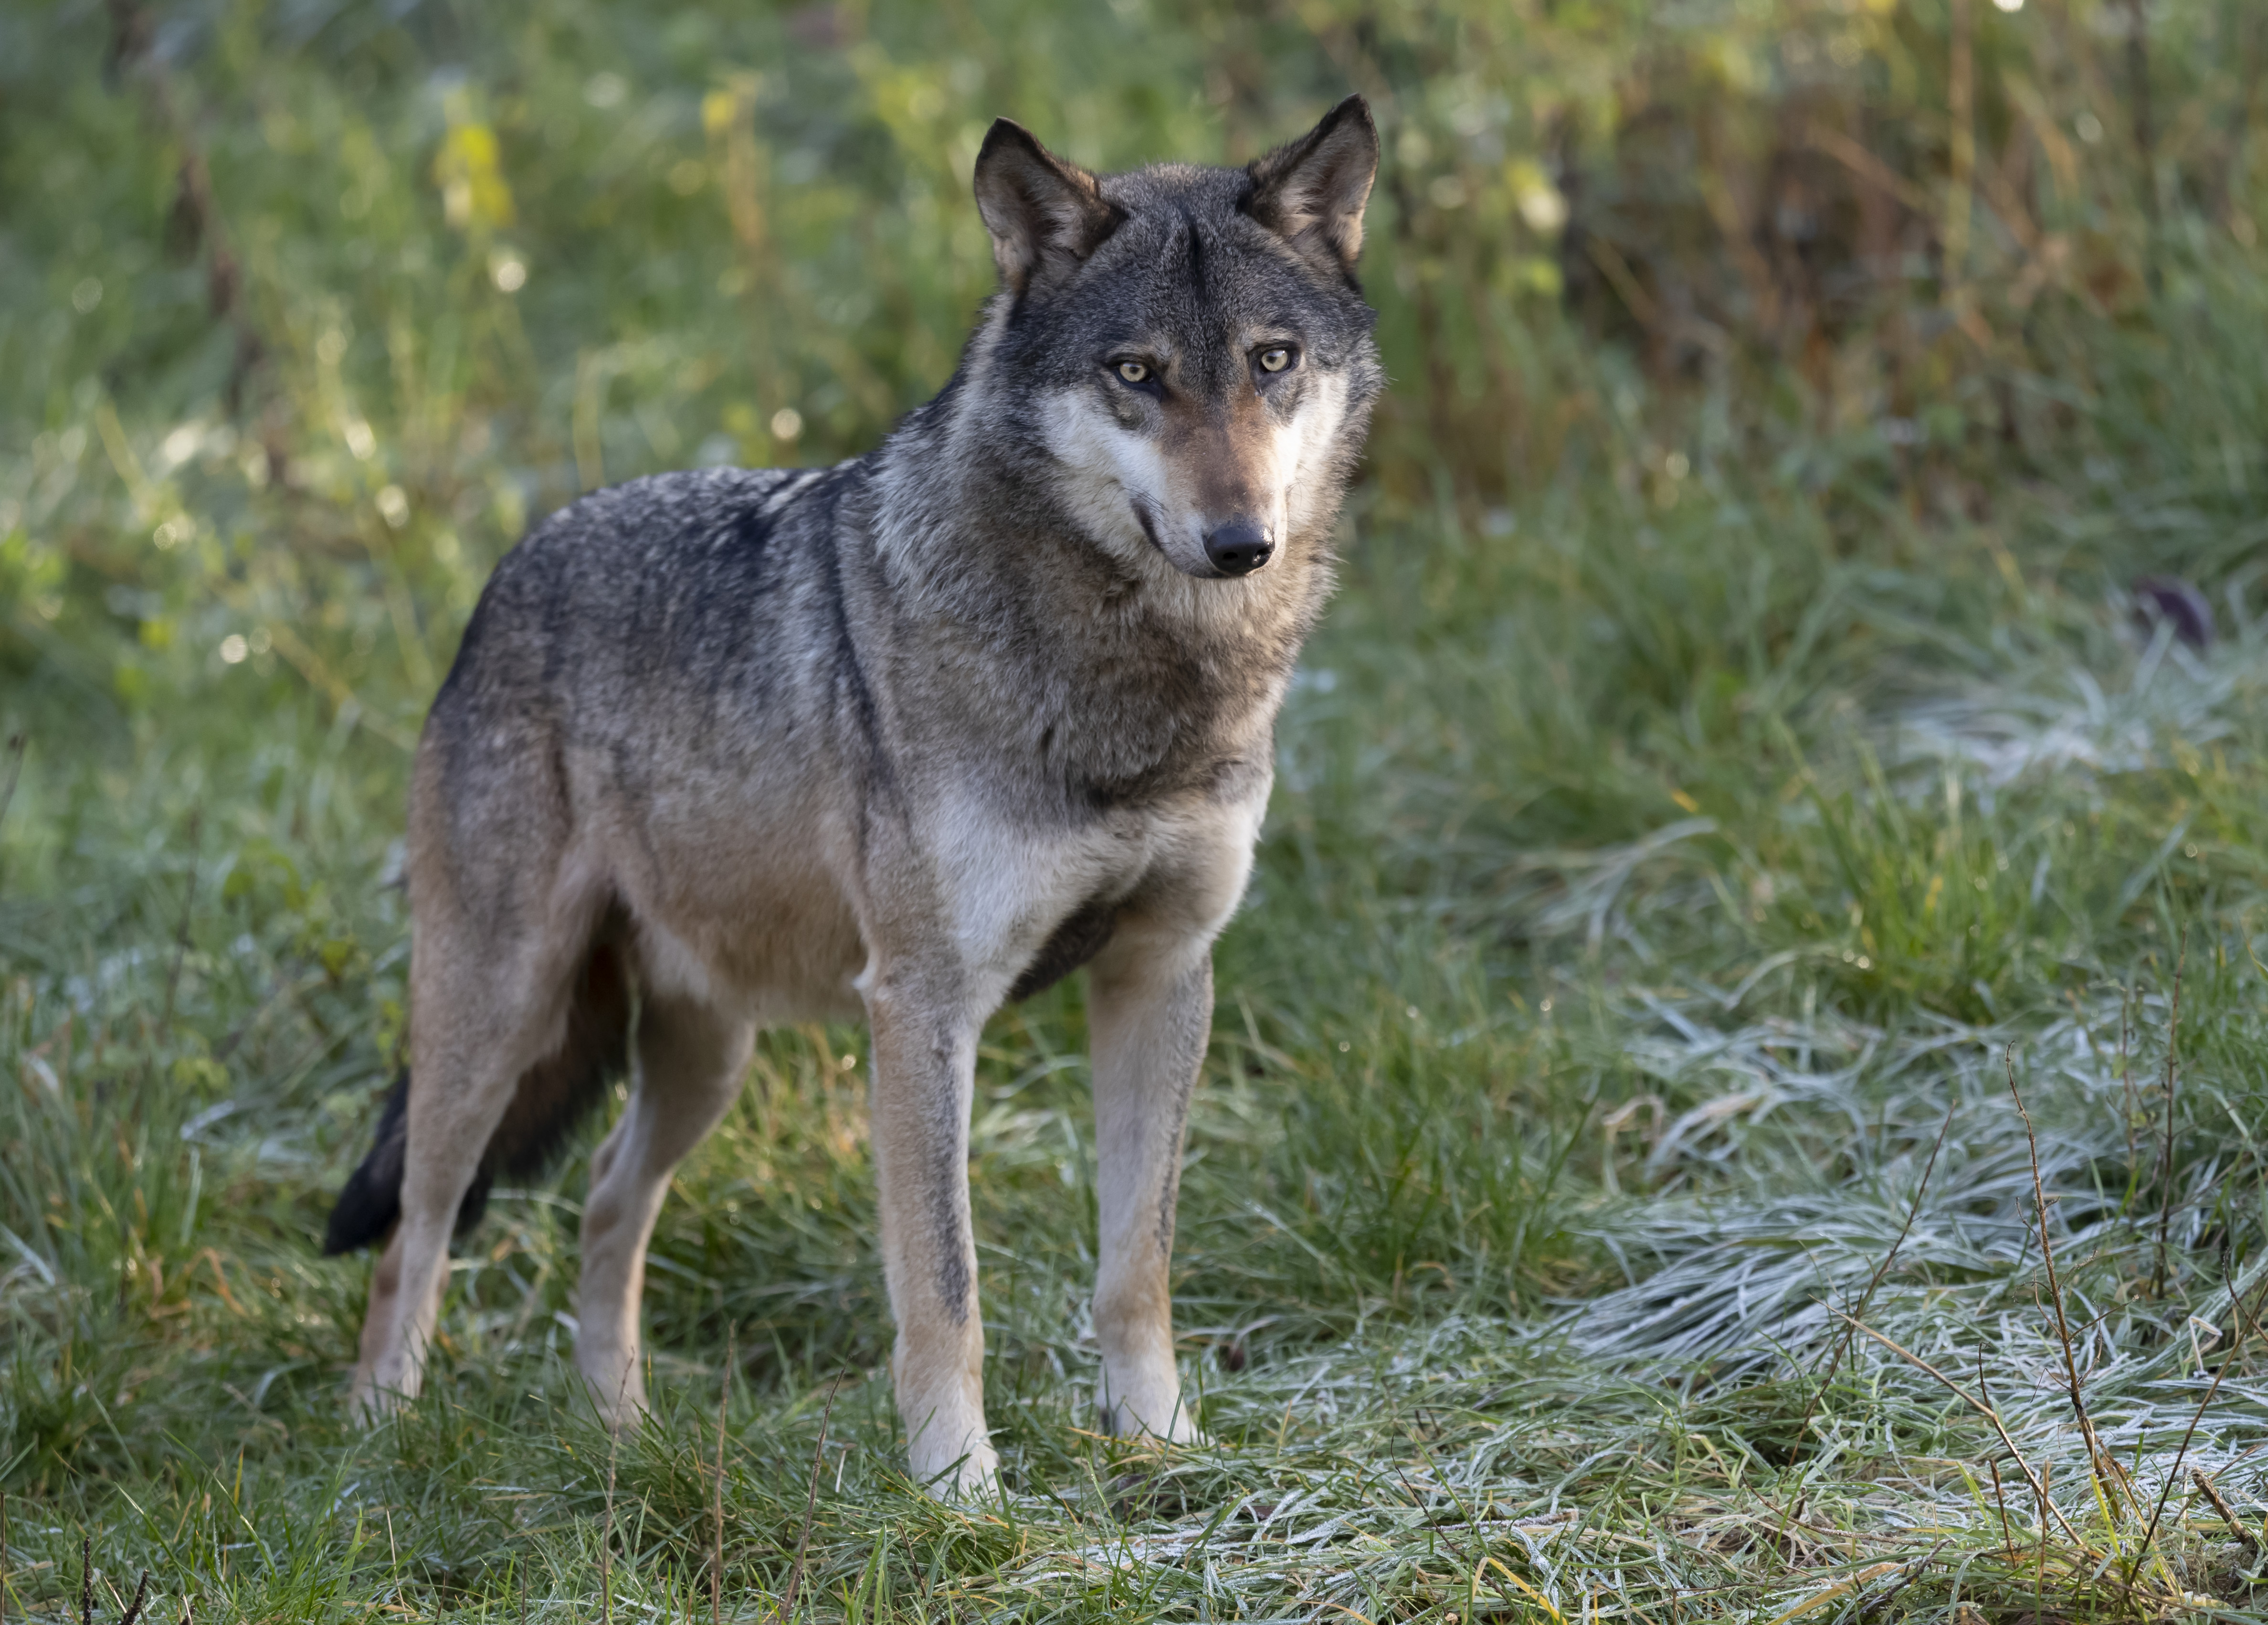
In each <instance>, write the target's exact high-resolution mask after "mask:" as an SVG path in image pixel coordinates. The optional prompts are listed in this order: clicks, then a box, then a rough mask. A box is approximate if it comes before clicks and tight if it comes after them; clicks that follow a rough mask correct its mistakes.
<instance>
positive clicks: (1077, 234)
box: [976, 119, 1126, 294]
mask: <svg viewBox="0 0 2268 1625" xmlns="http://www.w3.org/2000/svg"><path fill="white" fill-rule="evenodd" d="M976 211H977V212H978V213H979V214H981V215H983V217H984V229H985V230H986V231H988V232H990V233H992V260H993V263H995V264H997V265H998V266H999V268H1000V280H1001V282H1002V284H1004V285H1005V286H1006V288H1007V290H1008V292H1011V293H1017V294H1020V293H1022V292H1024V291H1025V290H1026V289H1027V288H1029V287H1031V286H1032V285H1033V284H1035V283H1039V284H1046V283H1049V282H1053V281H1055V280H1056V279H1057V278H1058V277H1064V276H1067V275H1069V274H1070V273H1071V271H1072V270H1076V269H1077V268H1078V266H1079V262H1080V261H1082V260H1084V259H1086V256H1087V255H1090V254H1093V253H1094V251H1095V250H1096V249H1097V248H1099V247H1101V246H1102V242H1103V240H1104V239H1105V238H1107V237H1108V236H1109V235H1110V233H1113V232H1115V231H1116V230H1117V229H1118V225H1119V222H1121V221H1122V220H1123V219H1124V218H1126V212H1125V211H1124V210H1123V209H1120V208H1119V207H1118V206H1117V205H1116V204H1115V203H1106V202H1104V201H1103V197H1102V188H1101V184H1100V183H1099V182H1097V181H1096V180H1095V178H1094V176H1093V175H1091V174H1087V173H1086V171H1085V170H1084V169H1081V168H1080V167H1079V166H1078V165H1076V164H1066V163H1065V162H1064V160H1063V159H1059V158H1057V156H1056V155H1055V154H1054V153H1052V152H1050V151H1048V150H1047V148H1045V147H1043V146H1042V145H1041V144H1039V142H1038V141H1037V140H1035V138H1034V137H1033V135H1032V132H1031V131H1030V130H1028V129H1025V128H1024V127H1023V126H1022V125H1021V124H1019V123H1017V122H1016V121H1015V120H1013V119H994V120H993V121H992V128H991V129H989V130H987V131H986V132H985V135H984V145H983V150H982V151H979V152H978V153H977V154H976Z"/></svg>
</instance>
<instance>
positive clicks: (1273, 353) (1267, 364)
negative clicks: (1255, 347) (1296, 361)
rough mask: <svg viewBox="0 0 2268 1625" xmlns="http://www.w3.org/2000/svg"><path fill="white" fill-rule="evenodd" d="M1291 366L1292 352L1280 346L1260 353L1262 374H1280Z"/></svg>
mask: <svg viewBox="0 0 2268 1625" xmlns="http://www.w3.org/2000/svg"><path fill="white" fill-rule="evenodd" d="M1291 365H1292V352H1291V351H1289V350H1287V349H1285V347H1284V346H1283V345H1281V344H1278V345H1276V346H1275V347H1274V348H1273V349H1270V350H1263V351H1261V352H1260V370H1261V371H1262V372H1263V373H1280V372H1282V371H1283V370H1284V369H1285V367H1287V366H1291Z"/></svg>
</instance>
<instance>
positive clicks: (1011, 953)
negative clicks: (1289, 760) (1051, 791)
mask: <svg viewBox="0 0 2268 1625" xmlns="http://www.w3.org/2000/svg"><path fill="white" fill-rule="evenodd" d="M1254 788H1255V789H1256V792H1257V794H1256V795H1254V796H1249V797H1246V798H1241V799H1239V800H1235V801H1220V800H1217V799H1215V798H1212V797H1210V796H1200V797H1191V798H1188V799H1184V800H1178V801H1176V802H1175V803H1174V804H1169V805H1166V806H1152V807H1151V808H1148V809H1143V810H1140V811H1134V810H1122V811H1117V812H1113V813H1109V814H1106V815H1104V816H1101V817H1099V818H1096V819H1095V820H1094V821H1093V822H1091V823H1087V824H1083V825H1080V826H1079V827H1076V828H1071V829H1065V828H1063V827H1061V826H1057V827H1054V828H1045V829H1042V828H1035V827H1032V826H1027V825H1020V824H1016V823H1015V822H1013V821H1011V820H1006V819H1002V818H999V817H997V816H994V817H990V818H987V817H984V816H980V814H979V809H978V808H977V807H976V805H975V804H974V803H973V801H972V802H970V803H964V804H962V805H960V806H956V807H955V808H954V809H952V811H951V814H950V815H949V816H947V817H946V818H944V819H941V820H939V824H938V826H937V828H936V830H935V831H934V832H933V839H932V846H931V850H932V860H933V862H934V865H935V870H934V872H935V875H936V880H937V885H938V897H937V901H938V904H939V907H940V909H941V912H943V913H944V915H945V917H946V921H947V928H948V930H949V931H950V933H951V934H952V936H953V939H954V948H955V949H956V957H958V958H959V959H960V961H961V964H962V966H963V967H964V970H965V971H967V972H968V974H969V976H970V978H971V979H972V981H973V982H974V983H975V984H976V986H977V987H978V988H979V989H981V991H982V994H983V997H984V998H985V1000H986V1001H987V1002H993V1001H1001V1000H1007V1001H1014V1000H1018V999H1024V998H1028V997H1030V996H1031V995H1032V994H1033V993H1037V992H1039V991H1040V990H1041V989H1042V988H1044V987H1046V986H1049V985H1050V984H1052V983H1054V982H1056V981H1057V980H1059V979H1062V978H1063V977H1064V976H1067V975H1069V974H1070V973H1071V971H1075V970H1077V969H1079V966H1081V965H1083V964H1086V963H1087V961H1089V960H1090V959H1092V958H1094V957H1095V956H1096V955H1097V954H1099V953H1101V951H1102V950H1103V949H1104V948H1105V947H1107V946H1108V943H1109V942H1110V939H1111V936H1112V934H1113V933H1114V931H1115V930H1116V927H1117V926H1118V924H1119V922H1120V920H1121V918H1122V917H1123V914H1124V913H1125V912H1126V911H1127V910H1129V909H1130V908H1138V909H1140V910H1143V911H1144V912H1155V911H1159V910H1163V911H1165V912H1172V913H1176V914H1187V915H1189V917H1190V919H1191V921H1192V923H1196V922H1197V921H1198V920H1212V919H1218V918H1226V913H1227V912H1228V910H1229V909H1231V908H1233V906H1234V904H1235V901H1236V897H1237V896H1238V895H1239V894H1241V891H1242V890H1243V881H1244V875H1245V873H1246V872H1247V870H1248V868H1249V866H1250V861H1251V853H1252V845H1253V840H1254V838H1255V836H1256V833H1257V831H1258V826H1259V817H1260V812H1261V809H1263V807H1264V805H1265V802H1266V798H1267V787H1266V786H1265V784H1264V783H1263V784H1260V785H1257V786H1255V787H1254Z"/></svg>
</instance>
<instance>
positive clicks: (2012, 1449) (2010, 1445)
mask: <svg viewBox="0 0 2268 1625" xmlns="http://www.w3.org/2000/svg"><path fill="white" fill-rule="evenodd" d="M1827 1312H1828V1313H1829V1314H1830V1315H1833V1316H1834V1317H1835V1318H1837V1319H1838V1320H1848V1321H1850V1323H1851V1324H1852V1326H1857V1327H1858V1329H1859V1331H1861V1332H1863V1333H1866V1334H1867V1336H1868V1337H1871V1338H1873V1339H1874V1341H1876V1342H1878V1343H1880V1344H1881V1346H1882V1347H1883V1348H1887V1349H1889V1351H1890V1352H1891V1353H1892V1354H1894V1355H1897V1356H1898V1357H1899V1358H1900V1359H1902V1360H1904V1361H1905V1362H1906V1363H1909V1364H1911V1365H1913V1366H1915V1367H1917V1368H1918V1369H1919V1370H1924V1371H1926V1372H1927V1373H1929V1375H1930V1376H1932V1377H1934V1378H1937V1380H1938V1381H1939V1382H1940V1384H1942V1385H1944V1386H1945V1388H1946V1390H1947V1392H1949V1393H1951V1394H1952V1395H1953V1396H1954V1397H1955V1399H1957V1400H1961V1401H1962V1403H1963V1404H1965V1405H1967V1406H1968V1407H1969V1408H1970V1409H1971V1410H1973V1411H1975V1412H1976V1413H1977V1414H1978V1415H1979V1416H1982V1417H1983V1418H1985V1421H1987V1422H1991V1423H1992V1431H1993V1432H1995V1433H1997V1434H1999V1436H2000V1443H2001V1444H2003V1445H2004V1446H2006V1447H2007V1451H2008V1455H2009V1457H2010V1459H2012V1460H2014V1462H2015V1464H2016V1470H2017V1471H2018V1472H2020V1473H2021V1474H2023V1475H2024V1481H2025V1482H2026V1483H2027V1484H2029V1485H2030V1486H2031V1489H2032V1494H2033V1496H2036V1498H2037V1499H2038V1501H2039V1503H2040V1504H2041V1505H2042V1506H2043V1507H2045V1508H2046V1509H2047V1511H2049V1512H2050V1513H2052V1514H2053V1515H2054V1518H2055V1520H2056V1522H2058V1524H2061V1525H2063V1532H2064V1533H2065V1534H2066V1535H2068V1536H2070V1537H2071V1543H2072V1544H2073V1546H2076V1547H2079V1548H2080V1550H2081V1551H2083V1552H2087V1553H2088V1554H2089V1555H2093V1553H2094V1551H2095V1548H2094V1547H2091V1546H2089V1545H2088V1543H2087V1542H2086V1541H2085V1540H2081V1539H2080V1533H2079V1531H2078V1530H2076V1529H2074V1528H2073V1527H2072V1526H2071V1520H2070V1519H2069V1518H2066V1517H2065V1516H2064V1515H2063V1511H2062V1510H2061V1509H2060V1508H2058V1506H2057V1505H2056V1504H2055V1503H2053V1502H2051V1501H2050V1500H2049V1499H2048V1490H2047V1483H2046V1481H2045V1480H2044V1479H2043V1478H2042V1477H2041V1476H2039V1475H2038V1474H2035V1473H2033V1471H2032V1468H2031V1464H2030V1463H2029V1462H2028V1461H2026V1460H2025V1459H2024V1456H2023V1452H2022V1451H2020V1450H2018V1449H2017V1448H2016V1441H2015V1440H2014V1439H2012V1438H2010V1437H2008V1427H2007V1423H2006V1422H2002V1421H2001V1420H2000V1413H1999V1411H1997V1410H1994V1409H1993V1408H1992V1407H1991V1406H1990V1405H1987V1404H1986V1403H1985V1401H1984V1400H1980V1399H1978V1398H1977V1396H1976V1395H1975V1394H1973V1393H1971V1392H1969V1390H1968V1389H1966V1388H1964V1387H1962V1385H1960V1384H1959V1383H1957V1382H1955V1381H1954V1380H1953V1378H1950V1377H1948V1376H1947V1375H1946V1374H1945V1373H1944V1372H1943V1371H1940V1370H1938V1369H1937V1368H1936V1367H1935V1366H1933V1365H1932V1364H1931V1363H1929V1362H1928V1361H1926V1360H1925V1359H1923V1358H1922V1357H1921V1356H1920V1355H1918V1354H1916V1353H1914V1351H1913V1350H1912V1349H1911V1348H1906V1347H1905V1346H1904V1344H1903V1343H1898V1342H1896V1341H1892V1340H1891V1339H1889V1338H1887V1337H1885V1336H1883V1335H1882V1334H1881V1333H1880V1332H1877V1331H1876V1330H1874V1327H1872V1326H1867V1325H1864V1324H1862V1323H1860V1322H1859V1321H1856V1320H1852V1319H1851V1317H1850V1316H1848V1315H1846V1314H1845V1313H1843V1311H1840V1310H1837V1309H1830V1310H1829V1311H1827ZM2045 1470H2046V1469H2045V1467H2044V1466H2043V1468H2042V1471H2043V1472H2044V1471H2045ZM2042 1538H2043V1539H2044V1538H2045V1537H2044V1535H2043V1537H2042Z"/></svg>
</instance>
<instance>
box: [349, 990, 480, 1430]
mask: <svg viewBox="0 0 2268 1625" xmlns="http://www.w3.org/2000/svg"><path fill="white" fill-rule="evenodd" d="M441 1002H443V1001H441V1000H439V999H437V998H434V997H432V996H431V995H422V996H421V995H420V994H413V995H412V1003H411V1016H410V1020H411V1022H412V1023H413V1024H414V1023H418V1022H420V1021H421V1020H423V1021H428V1022H429V1023H431V1024H433V1025H437V1026H440V1025H453V1024H454V1023H445V1022H444V1021H443V1020H442V1017H443V1015H444V1013H443V1012H441V1011H437V1010H431V1008H430V1007H431V1005H433V1004H436V1003H441ZM412 1045H413V1048H414V1049H415V1051H416V1065H415V1067H413V1069H412V1072H411V1075H410V1082H409V1141H408V1147H407V1150H406V1152H405V1155H404V1156H403V1161H402V1171H401V1222H400V1225H399V1227H398V1228H397V1229H396V1230H394V1236H393V1237H392V1239H391V1240H389V1241H388V1242H387V1247H386V1251H385V1252H384V1254H383V1255H382V1256H381V1257H380V1258H379V1263H378V1268H377V1270H376V1272H375V1273H374V1274H373V1276H372V1282H371V1292H370V1309H369V1312H368V1314H367V1315H366V1317H365V1319H364V1322H363V1333H362V1358H361V1361H360V1363H358V1364H357V1367H356V1370H355V1380H354V1388H353V1391H352V1393H351V1395H350V1400H349V1403H350V1406H351V1407H353V1409H354V1410H355V1411H356V1412H357V1413H358V1414H362V1415H365V1416H371V1415H374V1414H379V1413H380V1412H383V1411H386V1410H388V1409H391V1408H392V1407H394V1405H396V1404H398V1403H401V1402H403V1401H407V1400H414V1399H416V1397H417V1392H418V1389H419V1388H420V1387H421V1386H422V1385H423V1382H424V1376H425V1351H426V1347H427V1345H428V1344H429V1343H430V1342H431V1340H432V1336H433V1327H434V1325H435V1323H436V1322H437V1321H438V1318H439V1316H440V1305H441V1292H442V1289H443V1287H444V1286H445V1285H446V1283H447V1280H448V1271H449V1236H450V1232H451V1231H452V1230H453V1229H454V1228H455V1225H456V1220H457V1214H458V1210H459V1208H460V1206H461V1205H462V1203H463V1201H464V1199H465V1193H466V1192H467V1191H468V1189H470V1188H471V1186H472V1183H473V1179H474V1178H475V1175H476V1174H478V1172H479V1171H480V1165H481V1158H482V1155H483V1154H484V1153H485V1152H486V1151H487V1149H488V1144H489V1140H490V1136H491V1135H492V1134H494V1133H495V1132H496V1127H497V1123H498V1122H499V1121H500V1120H502V1119H503V1117H504V1110H505V1108H506V1107H507V1106H509V1105H510V1104H511V1103H512V1089H513V1086H514V1085H515V1084H516V1083H517V1082H518V1081H519V1071H520V1062H519V1046H517V1045H513V1044H512V1043H511V1042H509V1041H508V1040H507V1039H503V1038H497V1037H490V1038H488V1039H486V1040H484V1041H482V1042H478V1043H471V1044H468V1043H465V1042H463V1041H462V1040H461V1038H459V1037H458V1036H457V1035H456V1034H455V1033H450V1034H448V1035H447V1036H446V1037H445V1038H441V1039H439V1040H438V1041H428V1042H425V1043H419V1042H417V1038H416V1033H415V1031H414V1030H413V1037H412Z"/></svg>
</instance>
